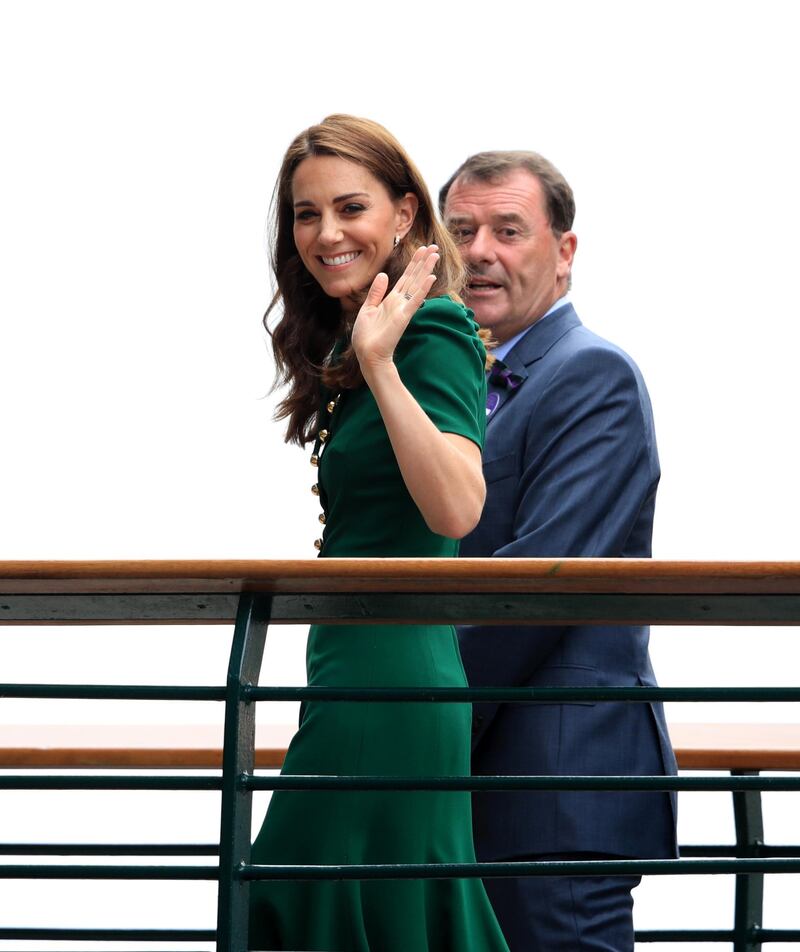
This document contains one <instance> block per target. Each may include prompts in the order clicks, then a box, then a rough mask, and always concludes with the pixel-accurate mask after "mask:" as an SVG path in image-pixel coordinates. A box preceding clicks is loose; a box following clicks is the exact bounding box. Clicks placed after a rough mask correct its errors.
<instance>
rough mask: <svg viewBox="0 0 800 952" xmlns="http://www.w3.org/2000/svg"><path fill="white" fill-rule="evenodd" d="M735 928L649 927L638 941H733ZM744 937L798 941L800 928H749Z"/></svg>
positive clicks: (765, 940)
mask: <svg viewBox="0 0 800 952" xmlns="http://www.w3.org/2000/svg"><path fill="white" fill-rule="evenodd" d="M738 935H739V934H737V933H736V932H734V930H733V929H647V930H644V931H641V932H639V931H637V932H636V933H635V936H634V938H635V940H636V941H637V942H733V941H735V939H736V938H738ZM742 938H746V939H748V940H749V941H750V942H752V943H758V942H797V941H800V929H759V928H755V929H748V930H746V931H745V933H744V935H743V936H742Z"/></svg>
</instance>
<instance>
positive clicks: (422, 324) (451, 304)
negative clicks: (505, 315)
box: [395, 297, 486, 449]
mask: <svg viewBox="0 0 800 952" xmlns="http://www.w3.org/2000/svg"><path fill="white" fill-rule="evenodd" d="M477 331H478V325H477V324H476V323H475V321H474V320H473V319H472V311H470V310H469V309H468V308H466V307H465V306H464V305H463V304H457V303H456V302H455V301H453V300H452V299H451V298H449V297H437V298H432V299H431V300H428V301H425V302H424V303H423V304H422V306H421V307H420V308H419V310H418V311H417V313H416V314H415V315H414V317H413V318H412V320H411V323H410V324H409V326H408V328H407V329H406V332H405V334H403V337H402V339H401V341H400V343H399V344H398V346H397V349H396V351H395V363H396V365H397V369H398V371H399V373H400V378H401V379H402V381H403V383H404V384H405V385H406V387H407V388H408V390H409V391H410V392H411V394H412V395H413V396H414V398H415V399H416V400H417V402H418V403H419V405H420V406H421V407H422V409H423V410H424V411H425V412H426V413H427V415H428V416H429V417H430V419H431V420H432V421H433V423H434V425H435V426H436V428H437V429H438V430H440V431H441V432H443V433H457V434H459V436H465V437H467V439H469V440H472V441H473V443H477V445H478V446H479V447H480V448H481V449H482V448H483V439H484V432H485V429H486V373H485V366H486V351H485V349H484V346H483V342H482V341H481V339H480V338H479V337H478V333H477Z"/></svg>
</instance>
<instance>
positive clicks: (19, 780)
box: [0, 774, 222, 791]
mask: <svg viewBox="0 0 800 952" xmlns="http://www.w3.org/2000/svg"><path fill="white" fill-rule="evenodd" d="M221 789H222V779H221V778H220V777H219V776H212V777H153V776H145V777H130V776H128V777H117V776H114V775H113V774H103V775H98V776H88V777H87V776H80V777H75V776H55V775H53V774H47V775H45V776H32V775H28V774H25V775H19V774H11V775H5V776H0V790H184V791H185V790H221Z"/></svg>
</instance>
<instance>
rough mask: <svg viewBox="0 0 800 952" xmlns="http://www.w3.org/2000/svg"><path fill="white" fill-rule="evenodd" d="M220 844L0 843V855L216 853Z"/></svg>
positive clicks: (195, 854)
mask: <svg viewBox="0 0 800 952" xmlns="http://www.w3.org/2000/svg"><path fill="white" fill-rule="evenodd" d="M218 853H219V844H217V843H0V856H216V855H218Z"/></svg>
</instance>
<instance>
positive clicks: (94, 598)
mask: <svg viewBox="0 0 800 952" xmlns="http://www.w3.org/2000/svg"><path fill="white" fill-rule="evenodd" d="M512 563H513V564H512ZM201 565H202V566H204V568H202V569H201V567H200V566H201ZM245 566H246V567H247V571H245V570H244V569H245ZM455 566H457V568H456V567H455ZM212 569H213V570H212ZM237 570H238V571H237ZM382 588H383V589H384V590H381V589H382ZM409 592H412V593H413V596H414V597H413V598H409V595H408V593H409ZM234 617H235V624H234V633H233V643H232V649H231V655H230V663H229V669H228V677H227V682H226V684H225V686H223V687H213V686H212V687H209V686H198V687H174V686H166V687H161V686H159V687H154V686H115V685H71V686H67V685H46V684H35V685H32V684H29V685H0V697H27V698H94V699H106V698H115V699H129V700H182V701H185V700H198V701H200V700H202V701H219V702H221V703H224V705H225V735H224V751H223V767H222V772H221V775H216V776H203V777H175V776H135V777H132V776H118V775H99V776H75V775H69V776H65V775H63V774H61V775H47V776H31V775H5V776H0V789H39V790H42V789H46V790H76V789H86V790H89V789H91V790H112V789H116V790H175V791H178V790H180V791H193V790H219V791H221V826H220V830H221V832H220V841H219V844H218V845H217V844H192V845H175V844H148V845H142V844H127V845H126V844H108V846H97V845H90V844H72V845H67V846H65V845H64V844H59V845H56V844H6V845H4V846H0V852H3V853H5V854H7V855H26V856H32V855H36V856H43V857H46V856H54V855H65V854H67V855H73V856H76V857H79V856H88V855H92V856H100V855H105V856H122V855H127V856H142V855H146V856H152V857H157V856H183V857H192V856H194V857H197V856H204V855H214V854H215V853H218V854H219V861H218V863H217V864H212V865H195V864H188V863H184V864H150V865H135V866H134V865H125V864H113V865H87V864H83V865H82V864H80V863H73V864H69V865H52V864H39V863H33V864H31V863H26V864H24V865H22V864H13V863H12V864H7V865H4V866H0V877H2V878H6V879H85V880H102V879H115V880H142V879H148V880H217V881H218V884H219V885H218V890H219V900H218V921H217V928H216V930H207V929H175V930H169V929H167V930H165V929H52V928H47V929H45V928H13V927H11V926H3V925H0V939H14V940H23V939H25V940H31V939H42V940H51V941H52V940H81V941H87V940H95V941H97V940H105V941H111V940H123V939H125V940H132V941H148V942H163V941H193V942H197V941H216V943H217V948H218V949H220V950H226V952H227V950H236V952H238V950H244V949H246V948H247V935H246V931H247V925H246V923H247V914H246V910H247V904H248V891H249V883H250V882H251V881H253V880H257V879H366V878H380V879H405V878H445V877H481V878H489V877H508V876H520V875H525V876H542V875H565V874H573V875H578V874H579V875H697V874H703V875H718V874H727V875H731V874H733V875H735V876H736V907H735V916H734V924H733V928H731V929H720V930H707V929H706V930H679V929H671V930H652V931H647V932H641V931H640V932H638V933H637V936H636V938H637V941H639V942H654V941H661V942H665V941H668V942H676V943H686V942H695V943H696V942H726V943H733V946H734V949H735V950H736V952H754V950H757V949H760V948H761V945H762V943H768V942H794V941H800V929H798V930H786V929H784V930H773V929H764V928H763V927H762V923H761V912H762V898H763V879H764V875H766V874H786V873H800V846H797V847H795V846H769V847H768V846H765V845H764V843H763V824H762V819H761V801H760V794H761V791H764V790H769V791H797V790H800V777H798V776H780V777H775V776H760V775H759V774H758V772H757V771H733V772H732V775H731V776H730V777H708V776H700V777H685V776H681V777H663V776H654V777H629V776H625V777H608V776H602V777H595V776H592V777H563V776H554V777H524V776H523V777H521V776H513V777H484V776H480V777H414V778H397V777H385V776H379V777H364V776H339V777H329V776H307V777H305V776H268V777H267V776H255V775H254V743H255V704H256V702H262V701H275V700H315V701H330V702H336V701H353V700H356V701H357V700H362V701H366V700H369V701H392V702H396V701H417V702H418V701H429V702H431V703H448V702H450V703H452V702H453V701H465V702H466V701H477V700H482V701H485V700H495V701H504V702H509V703H515V702H523V701H524V702H526V703H530V702H552V701H554V700H558V701H575V700H593V701H617V702H620V701H622V702H628V703H643V702H649V701H656V700H658V701H693V702H713V701H720V700H725V701H734V700H736V701H750V702H755V703H758V702H765V701H798V700H800V687H798V688H795V687H792V688H758V687H741V688H613V687H612V688H484V689H468V688H464V689H461V688H457V689H456V688H449V689H433V688H408V689H399V688H387V689H379V688H374V689H365V688H352V689H345V688H335V689H334V688H320V687H307V688H276V687H258V686H257V684H258V677H259V670H260V667H261V660H262V656H263V650H264V645H265V639H266V635H267V630H268V626H269V624H270V623H295V624H305V623H308V622H309V621H325V622H329V623H342V624H344V623H354V622H368V623H371V624H372V623H375V622H387V623H395V624H397V623H403V622H415V621H420V620H424V621H429V622H435V623H451V622H459V621H464V622H480V621H487V622H492V623H500V624H502V623H518V622H530V623H534V622H535V623H536V624H570V623H580V622H592V623H615V622H616V623H619V622H622V623H643V622H650V623H653V624H698V623H699V624H759V625H762V624H778V625H787V624H798V623H800V563H771V564H769V565H764V564H758V565H756V564H736V563H715V564H707V565H706V564H700V565H699V566H698V565H692V564H691V563H655V562H649V561H636V562H634V561H628V560H625V561H624V562H623V561H622V560H619V561H617V560H606V561H600V560H571V561H560V562H547V561H544V560H463V561H459V562H458V563H454V562H452V561H450V560H432V561H430V562H423V561H422V560H397V561H389V560H386V561H383V560H363V561H360V562H359V561H356V560H325V561H324V563H323V562H316V561H315V562H309V563H301V562H296V563H277V562H276V563H202V564H201V563H115V564H113V567H112V564H110V563H39V564H37V563H5V564H3V563H0V620H2V622H3V623H7V624H20V623H26V624H37V623H38V624H49V623H56V624H69V623H92V622H94V623H114V622H138V623H142V622H144V623H148V622H149V623H164V622H172V623H205V624H208V623H229V622H230V621H231V620H233V618H234ZM341 788H343V789H350V790H368V789H369V790H374V789H395V790H397V789H402V790H433V789H439V790H441V789H446V790H487V789H492V790H520V789H531V790H533V789H537V790H542V789H548V790H553V789H568V788H569V789H582V790H651V791H654V790H659V791H665V790H670V791H688V790H693V791H710V790H717V791H718V790H725V791H730V792H731V793H732V796H733V801H734V813H735V825H736V844H735V845H733V846H709V847H704V846H699V847H692V848H683V849H682V858H681V859H679V860H614V861H610V860H592V861H580V862H578V861H573V862H536V863H534V862H507V863H483V864H479V863H466V864H463V863H462V864H406V865H370V866H347V867H345V866H327V867H325V866H255V865H252V864H250V862H249V860H250V829H251V802H252V794H253V791H255V790H278V789H281V790H312V789H341ZM701 857H704V858H701Z"/></svg>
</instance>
